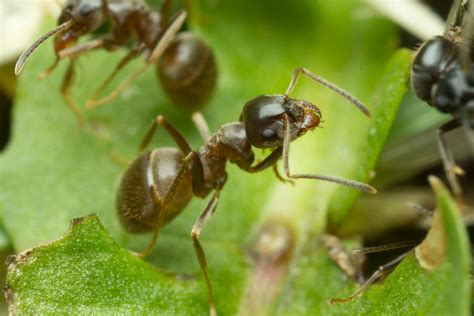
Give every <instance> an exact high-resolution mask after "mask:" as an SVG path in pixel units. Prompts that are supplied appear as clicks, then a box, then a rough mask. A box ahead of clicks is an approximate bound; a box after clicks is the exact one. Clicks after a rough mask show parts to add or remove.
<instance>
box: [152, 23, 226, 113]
mask: <svg viewBox="0 0 474 316" xmlns="http://www.w3.org/2000/svg"><path fill="white" fill-rule="evenodd" d="M158 76H159V77H160V81H161V84H162V86H163V89H164V90H165V91H166V93H167V94H168V96H169V97H170V98H171V100H172V101H173V103H175V104H176V105H177V106H179V107H182V108H184V109H186V110H188V111H192V112H195V111H199V110H200V109H201V108H202V107H203V106H204V105H205V104H206V102H207V100H208V99H209V97H210V96H211V94H212V92H213V91H214V87H215V86H216V81H217V67H216V61H215V57H214V53H213V51H212V49H211V48H210V47H209V46H207V45H206V44H205V43H204V42H203V41H202V40H200V39H199V38H197V37H196V35H194V34H192V33H190V32H183V33H180V34H178V35H177V36H176V38H175V39H174V40H173V42H171V44H170V46H169V47H168V48H167V49H166V51H165V53H164V54H163V56H162V57H161V58H160V60H159V62H158Z"/></svg>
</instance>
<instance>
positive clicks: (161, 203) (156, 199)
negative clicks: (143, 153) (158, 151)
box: [139, 152, 196, 258]
mask: <svg viewBox="0 0 474 316" xmlns="http://www.w3.org/2000/svg"><path fill="white" fill-rule="evenodd" d="M195 155H196V154H195V153H194V152H190V153H189V154H188V155H186V157H184V159H183V162H182V163H181V166H180V167H179V170H178V173H177V175H176V177H175V178H174V180H173V183H172V184H171V187H170V188H169V190H168V192H166V195H165V196H164V197H163V198H162V197H160V194H159V192H158V189H157V188H156V185H155V183H153V184H152V185H151V186H150V188H149V190H150V195H151V198H152V200H153V203H155V204H156V205H157V206H158V207H159V208H160V209H161V211H160V212H159V215H158V220H157V224H156V227H155V229H154V231H153V238H152V239H151V241H150V243H149V244H148V246H147V247H146V249H145V250H144V251H143V252H141V253H140V254H139V257H141V258H144V257H146V256H148V255H149V254H150V252H151V251H152V250H153V247H154V246H155V244H156V241H157V240H158V234H159V232H160V229H161V227H162V225H163V221H164V217H165V214H166V212H167V207H168V204H169V203H170V202H171V200H172V199H173V197H174V195H175V194H176V191H177V189H178V187H179V185H180V184H181V182H182V181H183V178H184V175H185V174H186V172H188V166H189V163H190V162H191V161H192V160H193V158H194V156H195ZM150 159H153V156H151V157H150Z"/></svg>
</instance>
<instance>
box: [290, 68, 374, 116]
mask: <svg viewBox="0 0 474 316" xmlns="http://www.w3.org/2000/svg"><path fill="white" fill-rule="evenodd" d="M301 73H302V74H304V75H306V76H307V77H308V78H310V79H312V80H314V81H316V82H318V83H320V84H322V85H323V86H325V87H326V88H329V89H331V90H333V91H334V92H336V93H337V94H339V95H341V96H342V97H344V98H346V99H347V100H349V101H350V102H351V103H352V104H354V105H355V106H356V107H357V108H358V109H359V110H361V111H362V113H364V114H365V115H367V116H368V117H371V116H372V115H371V114H370V111H369V109H368V108H367V107H366V106H365V105H364V103H362V101H360V100H359V99H357V98H356V97H355V96H353V95H352V94H350V93H349V92H348V91H346V90H344V89H343V88H341V87H339V86H337V85H335V84H334V83H332V82H329V81H327V80H326V79H324V78H322V77H320V76H318V75H315V74H314V73H312V72H311V71H309V70H308V69H306V68H302V67H300V68H296V69H295V70H294V71H293V75H292V76H291V81H290V85H289V86H288V89H286V93H285V95H289V94H290V93H291V92H292V91H293V89H294V88H295V85H296V81H297V80H298V77H299V75H300V74H301Z"/></svg>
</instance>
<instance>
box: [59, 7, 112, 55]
mask: <svg viewBox="0 0 474 316" xmlns="http://www.w3.org/2000/svg"><path fill="white" fill-rule="evenodd" d="M69 20H72V21H73V25H72V26H71V27H70V28H69V29H67V30H65V31H64V32H62V33H60V34H58V35H57V36H56V40H55V42H56V51H59V50H61V49H63V48H65V47H66V46H67V44H68V43H69V42H72V41H75V40H76V39H77V38H78V37H79V36H81V35H83V34H86V33H91V32H94V31H95V30H97V29H98V28H99V26H100V25H101V24H102V23H103V21H104V10H103V1H102V0H69V1H68V2H67V3H66V6H65V7H64V9H63V11H62V12H61V15H60V16H59V19H58V24H59V25H61V24H63V23H65V22H67V21H69Z"/></svg>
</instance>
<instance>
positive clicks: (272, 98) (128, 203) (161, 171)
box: [117, 68, 376, 314]
mask: <svg viewBox="0 0 474 316" xmlns="http://www.w3.org/2000/svg"><path fill="white" fill-rule="evenodd" d="M300 74H304V75H306V76H308V77H309V78H310V79H312V80H314V81H316V82H318V83H320V84H323V85H324V86H326V87H327V88H330V89H332V90H334V91H335V92H337V93H338V94H340V95H342V96H343V97H344V98H346V99H348V100H349V101H350V102H352V103H353V104H354V105H355V106H357V107H358V108H359V109H360V110H361V111H362V112H363V113H364V114H365V115H367V116H370V112H369V110H368V109H367V108H366V107H365V106H364V105H363V104H362V102H360V101H359V100H357V99H356V98H355V97H353V96H352V95H351V94H349V93H348V92H347V91H345V90H343V89H341V88H339V87H338V86H336V85H334V84H332V83H330V82H328V81H326V80H324V79H322V78H320V77H318V76H316V75H315V74H313V73H312V72H310V71H309V70H307V69H304V68H297V69H295V70H294V72H293V75H292V77H291V82H290V85H289V87H288V89H287V90H286V93H285V94H275V95H262V96H258V97H256V98H254V99H252V100H250V101H248V102H247V103H246V104H245V105H244V107H243V110H242V113H241V116H240V121H239V122H232V123H227V124H224V125H222V126H221V127H220V128H219V130H218V131H217V132H216V133H215V134H213V135H212V136H211V137H210V138H209V139H208V140H205V141H206V144H205V145H204V146H202V147H201V148H199V149H198V150H192V149H191V147H190V146H189V144H188V143H187V141H186V140H185V139H184V137H183V136H182V134H181V133H180V132H179V131H178V130H177V129H176V128H174V127H173V126H172V125H171V123H169V122H168V121H167V120H166V119H165V118H164V117H163V116H158V117H157V118H156V119H155V120H154V121H153V123H152V125H151V127H150V128H149V130H148V132H147V133H146V135H145V137H144V139H143V141H142V143H141V145H140V152H142V151H143V150H144V149H145V148H146V147H147V145H148V144H149V143H150V141H151V139H152V137H153V135H154V133H155V131H156V128H157V127H158V126H161V127H163V128H164V129H165V130H166V131H167V132H168V133H169V134H170V136H171V137H172V138H173V139H174V141H175V142H176V144H177V145H178V147H179V150H178V149H175V148H158V149H154V150H152V151H147V152H145V153H142V154H140V156H138V158H136V159H135V160H134V161H133V162H132V163H131V165H130V167H129V168H128V170H127V171H126V172H125V174H124V176H123V178H122V182H121V184H120V187H119V191H118V195H117V210H118V216H119V218H120V220H121V222H122V224H123V226H124V227H125V228H126V229H127V230H128V231H129V232H132V233H140V232H147V231H153V232H154V234H153V238H152V240H151V242H150V244H149V245H148V247H147V248H146V249H145V251H144V252H143V253H141V256H142V257H144V256H146V255H147V254H149V253H150V251H151V250H152V248H153V246H154V245H155V243H156V241H157V237H158V233H159V230H160V228H161V227H162V226H164V225H165V224H166V223H168V222H170V221H171V220H172V219H173V218H174V217H176V216H177V215H178V214H179V213H180V212H181V211H182V210H183V208H184V207H185V206H186V205H187V204H188V202H189V201H190V200H191V198H192V197H193V195H195V196H197V197H200V198H205V197H207V196H208V195H209V194H210V193H211V192H212V191H213V192H214V193H213V196H212V198H211V200H210V201H209V203H208V205H207V207H206V208H205V209H204V211H203V212H202V213H201V215H200V216H199V218H198V220H197V221H196V223H195V224H194V227H193V229H192V232H191V237H192V241H193V245H194V250H195V252H196V256H197V258H198V260H199V264H200V267H201V270H202V272H203V274H204V278H205V280H206V284H207V287H208V291H209V306H210V311H211V314H215V307H214V300H213V296H212V288H211V283H210V281H209V276H208V272H207V268H206V266H207V264H206V258H205V255H204V251H203V248H202V247H201V244H200V243H199V240H198V237H199V234H200V233H201V230H202V229H203V228H204V226H205V225H206V223H207V222H208V220H209V219H210V217H211V216H212V214H213V213H214V211H215V210H216V207H217V203H218V201H219V197H220V193H221V190H222V189H223V187H224V184H225V182H226V180H227V172H226V170H225V168H226V163H227V161H230V162H231V163H234V164H236V165H237V166H238V167H239V168H240V169H242V170H243V171H245V172H249V173H256V172H260V171H263V170H265V169H267V168H269V167H274V170H277V169H276V168H275V166H276V163H277V161H278V160H279V159H280V158H281V157H283V166H284V172H285V176H286V179H316V180H325V181H329V182H334V183H338V184H341V185H344V186H348V187H351V188H353V189H357V190H360V191H363V192H368V193H376V190H375V188H373V187H371V186H370V185H367V184H364V183H360V182H357V181H353V180H347V179H343V178H339V177H334V176H326V175H319V174H292V173H291V172H290V169H289V166H288V156H289V151H290V142H291V141H293V140H295V139H297V138H299V137H300V136H302V135H304V134H305V133H306V132H307V131H310V130H313V129H315V128H316V127H317V126H318V125H319V123H320V120H321V112H320V110H319V108H318V107H317V106H316V105H314V104H312V103H310V102H308V101H305V100H298V99H293V98H290V96H289V95H290V94H291V92H292V91H293V89H294V87H295V85H296V82H297V79H298V77H299V75H300ZM253 147H255V148H272V149H273V151H272V152H271V153H270V154H269V155H268V156H267V157H265V158H264V159H263V160H262V161H261V162H258V163H255V156H254V152H253ZM277 175H278V173H277Z"/></svg>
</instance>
